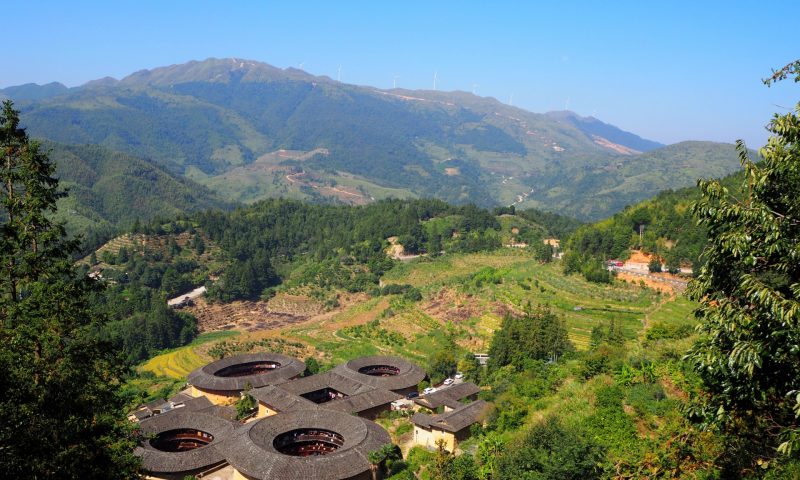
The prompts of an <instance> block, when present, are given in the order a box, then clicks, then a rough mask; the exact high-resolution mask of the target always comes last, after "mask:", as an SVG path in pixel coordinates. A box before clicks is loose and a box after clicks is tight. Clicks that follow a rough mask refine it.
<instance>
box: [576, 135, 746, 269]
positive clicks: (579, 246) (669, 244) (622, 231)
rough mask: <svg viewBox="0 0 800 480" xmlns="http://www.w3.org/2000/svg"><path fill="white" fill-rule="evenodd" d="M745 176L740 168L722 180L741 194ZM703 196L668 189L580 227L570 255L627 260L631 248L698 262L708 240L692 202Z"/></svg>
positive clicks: (679, 261)
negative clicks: (694, 214) (640, 232)
mask: <svg viewBox="0 0 800 480" xmlns="http://www.w3.org/2000/svg"><path fill="white" fill-rule="evenodd" d="M701 145H705V144H701ZM668 148H670V147H668ZM743 180H744V177H743V173H742V172H738V173H735V174H732V175H728V176H726V177H724V178H722V179H721V183H722V184H723V185H724V186H725V187H726V188H728V189H730V190H731V191H732V192H736V191H737V190H738V189H739V188H741V184H742V181H743ZM699 199H700V189H699V188H697V187H688V188H682V189H678V190H665V191H663V192H660V193H658V195H656V196H655V197H653V198H651V199H648V200H645V201H643V202H639V203H637V204H634V205H629V206H627V207H626V208H625V209H624V210H623V211H621V212H619V213H617V214H615V215H613V216H612V217H610V218H607V219H605V220H602V221H600V222H597V223H594V224H589V225H584V226H582V227H579V228H577V230H576V231H575V233H574V234H573V235H572V236H571V238H570V240H569V242H568V243H567V245H566V250H567V252H568V255H569V254H577V255H580V256H583V257H595V258H601V259H609V258H626V257H627V255H628V250H629V249H632V248H633V249H639V248H641V249H643V250H644V251H646V252H653V253H657V254H658V255H659V256H661V257H663V258H664V259H665V260H666V261H667V264H668V265H675V266H677V265H684V266H686V265H698V264H699V263H700V262H701V261H702V259H701V253H702V251H703V248H704V247H705V244H706V229H705V227H703V226H699V225H697V222H696V220H695V218H694V217H693V215H692V212H691V205H692V203H694V202H695V201H697V200H699ZM640 227H641V229H642V232H643V235H642V236H641V241H640V236H639V231H640Z"/></svg>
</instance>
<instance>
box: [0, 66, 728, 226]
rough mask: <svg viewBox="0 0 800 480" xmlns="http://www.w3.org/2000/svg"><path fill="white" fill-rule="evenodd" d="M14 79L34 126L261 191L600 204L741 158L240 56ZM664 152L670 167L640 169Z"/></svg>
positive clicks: (579, 210) (454, 95)
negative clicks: (119, 73)
mask: <svg viewBox="0 0 800 480" xmlns="http://www.w3.org/2000/svg"><path fill="white" fill-rule="evenodd" d="M16 91H17V92H19V90H16ZM3 92H4V94H5V95H7V96H10V97H12V98H14V96H15V95H17V96H18V106H19V107H20V108H21V110H22V119H23V122H24V124H25V125H26V126H28V128H29V131H30V133H31V134H32V135H34V136H39V137H43V138H48V139H51V140H54V141H57V142H62V143H73V144H74V143H81V144H82V143H94V144H100V145H104V146H106V147H108V148H112V149H114V150H120V151H124V152H127V153H130V154H133V155H137V156H141V157H144V158H149V159H152V160H153V161H154V162H156V163H158V164H160V165H162V166H164V167H165V168H167V169H169V170H171V171H174V172H176V173H180V174H183V175H186V176H188V177H189V178H192V179H193V180H195V181H198V182H200V183H203V184H206V185H208V186H210V187H211V188H213V189H215V190H217V191H219V192H221V193H222V194H223V195H224V196H225V197H226V198H227V199H229V200H238V201H246V202H248V201H253V200H258V199H261V198H266V197H277V196H283V197H287V196H288V197H293V198H298V199H309V198H319V197H335V198H337V199H339V200H341V201H345V202H350V203H363V202H366V201H372V199H373V198H384V197H388V196H393V197H409V196H427V197H437V198H441V199H443V200H446V201H450V202H456V203H465V202H474V203H477V204H479V205H484V206H494V205H509V204H512V203H515V204H517V205H519V206H521V207H523V208H526V207H531V206H533V207H537V208H539V209H545V210H551V211H561V212H564V213H567V214H572V215H574V216H578V217H581V218H584V219H598V218H602V217H604V216H607V215H608V214H611V213H614V212H615V211H618V210H619V209H620V208H621V207H622V206H624V205H625V204H627V203H633V202H635V201H639V200H642V199H644V198H647V197H649V196H650V195H652V194H653V193H654V192H655V191H659V190H662V189H664V188H678V187H682V186H686V185H687V184H688V183H691V182H693V181H694V179H695V178H696V177H697V176H708V175H718V174H719V173H718V172H719V171H722V173H723V174H724V173H729V172H731V171H734V170H736V169H737V168H738V162H737V161H736V158H735V155H730V157H728V155H727V150H728V149H730V150H731V151H732V147H730V148H729V147H728V146H725V145H713V146H711V147H709V148H710V151H711V153H710V154H709V149H703V150H701V151H694V150H692V149H691V148H690V149H689V150H688V151H689V152H690V155H691V156H692V160H691V161H689V162H688V163H689V164H690V165H691V166H690V167H684V166H683V165H684V163H686V162H676V161H673V160H672V159H671V157H670V155H671V154H672V153H671V151H670V150H666V151H665V152H666V153H665V154H663V155H655V156H646V155H647V154H639V153H638V152H639V151H644V150H649V149H652V148H657V147H659V146H660V144H658V143H656V142H652V141H648V140H644V139H641V138H640V137H638V136H636V135H634V134H631V133H629V132H624V131H622V130H620V129H618V128H616V127H613V126H611V125H608V124H604V123H602V122H600V121H598V120H596V119H592V118H580V117H577V116H576V115H574V114H572V113H571V112H567V113H564V112H553V113H550V114H536V113H531V112H528V111H525V110H522V109H519V108H515V107H512V106H509V105H505V104H502V103H500V102H498V101H497V100H495V99H493V98H483V97H478V96H476V95H473V94H470V93H466V92H440V91H429V90H428V91H425V90H422V91H419V90H415V91H412V90H404V89H391V90H379V89H376V88H372V87H364V86H355V85H348V84H344V83H340V82H337V81H334V80H332V79H330V78H328V77H324V76H313V75H309V74H307V73H305V72H303V71H301V70H297V69H293V68H289V69H285V70H282V69H279V68H276V67H272V66H270V65H267V64H264V63H258V62H252V61H247V60H239V59H209V60H206V61H202V62H189V63H186V64H181V65H173V66H170V67H162V68H156V69H153V70H143V71H140V72H136V73H134V74H132V75H129V76H128V77H126V78H123V79H122V80H114V79H109V78H106V79H101V80H98V81H94V82H89V83H87V84H86V85H84V86H82V87H77V88H72V89H67V90H66V91H63V89H57V90H54V89H48V90H46V91H45V89H44V87H39V90H38V91H37V90H36V89H35V88H33V87H27V88H26V89H25V92H26V93H25V94H24V95H23V94H19V93H16V94H15V93H14V92H15V90H14V89H13V88H6V89H4V90H3ZM655 151H656V152H657V151H658V150H655ZM282 152H288V153H282ZM309 152H312V153H309ZM620 164H623V165H632V166H633V167H632V171H629V170H625V169H623V170H619V167H618V165H620ZM637 165H640V167H641V168H639V169H638V170H637V168H636V166H637ZM654 166H655V167H656V170H657V171H658V172H659V175H653V176H652V178H649V179H647V180H645V179H643V178H642V177H640V176H638V174H640V173H642V172H644V171H647V170H652V168H653V167H654ZM598 175H600V177H601V178H602V181H596V180H591V179H588V180H587V177H596V176H598ZM689 177H691V180H690V181H687V178H689ZM620 192H621V193H620Z"/></svg>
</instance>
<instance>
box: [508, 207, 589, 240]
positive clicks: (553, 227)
mask: <svg viewBox="0 0 800 480" xmlns="http://www.w3.org/2000/svg"><path fill="white" fill-rule="evenodd" d="M516 214H517V215H519V216H520V217H522V218H524V219H526V220H528V221H531V222H533V223H536V224H538V225H541V226H543V227H544V228H545V229H546V230H547V234H548V235H550V236H551V237H553V238H558V239H562V240H564V239H567V238H569V237H570V235H572V233H573V232H574V231H575V230H576V229H577V228H578V227H580V226H581V225H583V222H581V221H580V220H576V219H574V218H572V217H568V216H566V215H559V214H557V213H552V212H544V211H541V210H537V209H535V208H528V209H526V210H522V211H519V212H516Z"/></svg>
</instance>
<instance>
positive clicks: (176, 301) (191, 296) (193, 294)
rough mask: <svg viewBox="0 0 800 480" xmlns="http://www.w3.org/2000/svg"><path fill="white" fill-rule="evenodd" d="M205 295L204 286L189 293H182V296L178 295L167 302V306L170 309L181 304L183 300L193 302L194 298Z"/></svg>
mask: <svg viewBox="0 0 800 480" xmlns="http://www.w3.org/2000/svg"><path fill="white" fill-rule="evenodd" d="M204 293H206V287H205V285H204V286H202V287H197V288H195V289H194V290H192V291H191V292H189V293H184V294H183V295H178V296H177V297H175V298H173V299H171V300H167V305H169V306H170V307H172V306H174V305H178V304H179V303H181V302H183V301H184V300H185V299H187V298H188V299H189V300H194V299H195V298H197V297H199V296H200V295H202V294H204Z"/></svg>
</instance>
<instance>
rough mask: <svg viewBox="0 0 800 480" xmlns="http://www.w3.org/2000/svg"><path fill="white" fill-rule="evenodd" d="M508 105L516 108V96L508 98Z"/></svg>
mask: <svg viewBox="0 0 800 480" xmlns="http://www.w3.org/2000/svg"><path fill="white" fill-rule="evenodd" d="M508 104H509V105H511V106H512V107H513V106H514V94H513V93H512V94H511V96H510V97H508Z"/></svg>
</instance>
